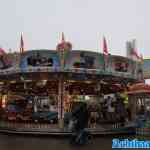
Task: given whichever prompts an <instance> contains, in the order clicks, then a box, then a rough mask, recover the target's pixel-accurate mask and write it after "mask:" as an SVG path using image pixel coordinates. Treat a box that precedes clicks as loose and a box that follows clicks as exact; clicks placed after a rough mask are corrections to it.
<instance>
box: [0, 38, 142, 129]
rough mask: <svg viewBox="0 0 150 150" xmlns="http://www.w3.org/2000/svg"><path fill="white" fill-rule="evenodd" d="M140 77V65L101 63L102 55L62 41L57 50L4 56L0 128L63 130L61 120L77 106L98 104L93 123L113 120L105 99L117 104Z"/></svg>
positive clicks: (114, 59) (113, 59) (117, 59)
mask: <svg viewBox="0 0 150 150" xmlns="http://www.w3.org/2000/svg"><path fill="white" fill-rule="evenodd" d="M141 78H142V70H141V67H140V65H139V62H135V61H133V60H131V59H128V58H125V57H122V56H114V55H108V61H107V63H106V62H105V59H104V55H103V54H101V53H97V52H92V50H91V51H86V50H72V45H71V43H69V42H65V41H63V42H62V43H60V44H58V45H57V48H56V50H49V49H38V50H37V49H36V50H26V51H25V52H20V53H5V52H3V53H1V54H0V90H1V93H0V94H1V95H0V97H1V105H0V106H1V108H0V109H1V111H0V114H1V116H0V117H1V122H2V123H1V124H2V125H3V126H6V124H7V125H8V126H11V125H12V124H13V125H17V127H20V126H21V125H22V126H24V127H29V128H32V127H33V126H35V125H41V124H42V125H43V126H44V127H46V128H48V127H50V128H52V127H57V128H58V127H59V128H63V127H64V123H65V121H64V120H65V116H69V115H68V114H69V113H70V112H72V110H73V109H74V107H76V106H78V105H79V104H80V103H81V102H83V103H87V104H88V105H90V104H91V103H95V104H96V105H97V104H98V105H97V106H98V109H97V112H98V117H97V119H98V121H97V122H98V123H99V122H103V121H105V122H107V121H111V120H112V118H114V117H113V116H110V115H109V114H110V113H106V112H107V107H108V105H110V104H108V103H107V102H108V101H107V102H106V99H111V100H110V101H114V102H115V103H114V104H116V99H117V98H116V97H117V96H118V95H119V93H121V92H124V91H125V89H126V85H127V84H128V83H134V82H137V81H139V80H141ZM107 104H108V105H107ZM114 114H115V113H114ZM114 116H115V115H114ZM26 124H28V125H26ZM58 125H59V126H58Z"/></svg>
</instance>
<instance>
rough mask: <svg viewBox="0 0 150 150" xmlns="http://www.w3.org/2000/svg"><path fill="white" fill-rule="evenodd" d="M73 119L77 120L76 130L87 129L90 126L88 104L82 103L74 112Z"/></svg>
mask: <svg viewBox="0 0 150 150" xmlns="http://www.w3.org/2000/svg"><path fill="white" fill-rule="evenodd" d="M72 117H73V118H74V119H75V120H76V125H75V130H76V131H80V130H83V129H84V128H86V127H87V125H88V117H89V115H88V110H87V104H86V103H81V104H80V106H78V107H77V108H76V109H75V110H73V112H72Z"/></svg>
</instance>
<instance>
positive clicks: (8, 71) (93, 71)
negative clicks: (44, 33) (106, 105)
mask: <svg viewBox="0 0 150 150" xmlns="http://www.w3.org/2000/svg"><path fill="white" fill-rule="evenodd" d="M59 71H60V67H28V68H25V69H21V68H10V69H6V70H0V75H9V74H15V73H21V72H22V73H24V72H27V73H30V72H59ZM64 72H73V73H88V74H98V75H100V74H103V75H112V76H117V77H124V78H133V79H137V76H136V75H133V74H131V73H129V72H125V73H124V72H117V71H111V70H106V71H104V70H103V69H86V68H69V69H64Z"/></svg>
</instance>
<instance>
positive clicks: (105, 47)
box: [103, 37, 108, 55]
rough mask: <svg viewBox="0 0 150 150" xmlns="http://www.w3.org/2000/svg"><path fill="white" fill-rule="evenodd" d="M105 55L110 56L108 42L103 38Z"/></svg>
mask: <svg viewBox="0 0 150 150" xmlns="http://www.w3.org/2000/svg"><path fill="white" fill-rule="evenodd" d="M103 54H104V55H108V49H107V42H106V39H105V37H103Z"/></svg>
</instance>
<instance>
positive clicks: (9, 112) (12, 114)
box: [6, 104, 22, 121]
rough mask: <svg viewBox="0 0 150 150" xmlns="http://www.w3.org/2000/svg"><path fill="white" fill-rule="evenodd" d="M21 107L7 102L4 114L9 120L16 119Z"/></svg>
mask: <svg viewBox="0 0 150 150" xmlns="http://www.w3.org/2000/svg"><path fill="white" fill-rule="evenodd" d="M21 111H22V110H21V108H20V107H18V106H17V105H13V104H9V105H8V106H7V108H6V116H7V120H9V121H16V120H17V115H18V114H19V113H20V112H21Z"/></svg>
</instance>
